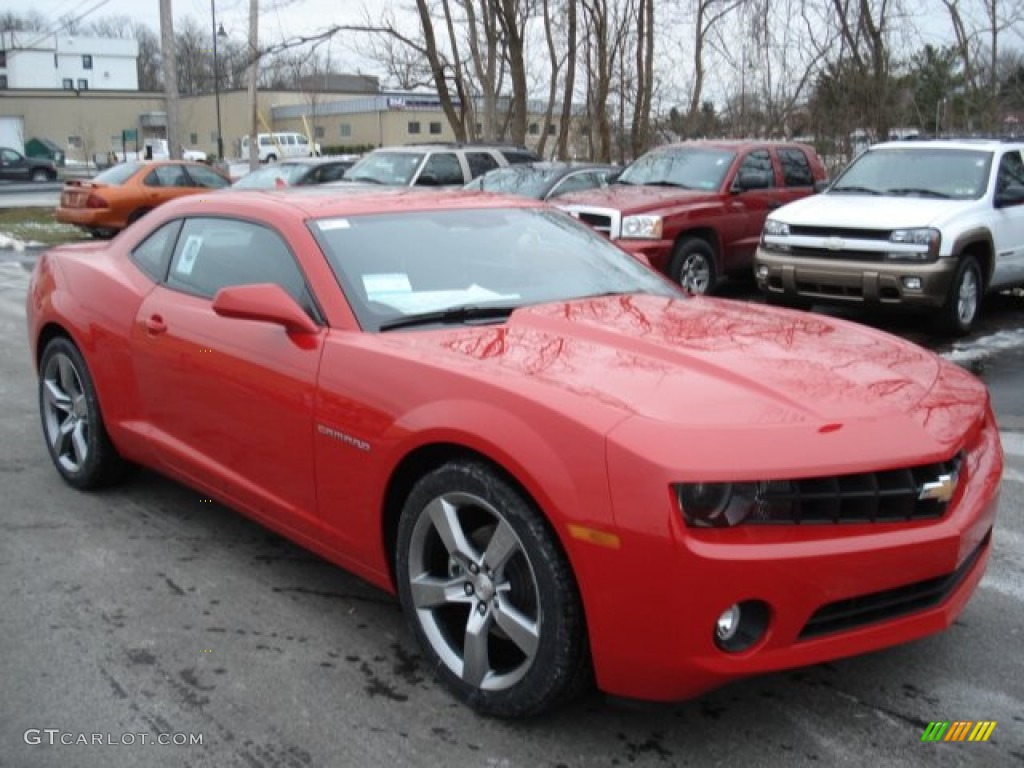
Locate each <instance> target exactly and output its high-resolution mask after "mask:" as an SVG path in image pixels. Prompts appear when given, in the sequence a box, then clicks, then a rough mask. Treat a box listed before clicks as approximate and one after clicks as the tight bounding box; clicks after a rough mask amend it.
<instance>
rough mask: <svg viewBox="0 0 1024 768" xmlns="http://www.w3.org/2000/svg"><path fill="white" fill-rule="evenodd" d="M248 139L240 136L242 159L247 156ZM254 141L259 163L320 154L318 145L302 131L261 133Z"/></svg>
mask: <svg viewBox="0 0 1024 768" xmlns="http://www.w3.org/2000/svg"><path fill="white" fill-rule="evenodd" d="M249 139H250V137H249V136H243V137H242V143H241V147H240V148H241V155H242V159H243V160H245V159H247V158H248V157H249ZM256 141H257V147H258V154H259V159H260V162H261V163H273V162H276V161H278V160H282V159H284V158H289V157H316V156H317V155H319V154H320V145H319V144H317V143H316V142H311V141H310V140H309V139H308V138H306V135H305V134H304V133H296V132H293V131H279V132H276V133H261V134H259V135H258V136H257V139H256Z"/></svg>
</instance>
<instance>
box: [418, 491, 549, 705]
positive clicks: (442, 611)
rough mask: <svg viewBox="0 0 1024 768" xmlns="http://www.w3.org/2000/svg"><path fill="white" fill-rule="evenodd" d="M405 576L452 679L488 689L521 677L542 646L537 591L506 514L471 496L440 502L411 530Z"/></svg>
mask: <svg viewBox="0 0 1024 768" xmlns="http://www.w3.org/2000/svg"><path fill="white" fill-rule="evenodd" d="M408 574H409V575H408V579H409V587H410V594H411V599H412V603H413V606H414V609H415V612H416V617H417V619H418V622H419V624H420V626H421V628H422V630H423V633H424V635H425V636H426V639H427V641H428V642H429V644H430V647H431V648H432V650H433V651H434V652H435V653H436V654H437V656H438V657H439V658H440V660H441V661H442V663H443V664H444V665H445V666H446V667H447V668H448V669H449V670H450V671H451V672H452V674H454V675H455V676H457V677H458V678H459V679H460V680H462V681H463V682H464V683H465V684H466V685H468V686H471V687H472V688H475V689H480V690H484V691H500V690H504V689H508V688H510V687H512V686H514V685H515V684H516V683H518V682H519V681H520V680H522V679H523V677H524V676H525V675H526V674H527V672H528V671H529V670H530V667H531V666H532V665H533V662H534V660H535V658H536V656H537V650H538V646H539V643H540V635H541V626H542V619H543V617H542V615H541V609H540V597H539V596H540V590H539V588H538V586H537V578H536V575H535V574H534V571H533V567H532V566H531V564H530V560H529V557H528V556H527V553H526V550H525V549H524V547H523V543H522V541H521V540H520V538H519V536H518V535H517V534H516V532H515V531H514V530H513V528H512V526H511V525H510V524H509V522H508V520H506V519H505V517H504V516H503V515H502V514H501V512H499V511H498V510H497V509H496V508H495V507H494V506H493V505H492V504H490V503H489V502H488V501H487V500H486V499H484V498H482V497H480V496H478V495H475V494H472V493H465V492H450V493H445V494H443V495H441V496H438V497H436V498H435V499H433V500H432V501H431V502H430V503H429V504H428V505H427V506H426V507H425V508H424V509H423V511H422V513H421V514H420V515H419V517H418V519H417V520H416V523H415V525H414V526H413V530H412V536H411V539H410V546H409V549H408Z"/></svg>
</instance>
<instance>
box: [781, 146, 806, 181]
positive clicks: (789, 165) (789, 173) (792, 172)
mask: <svg viewBox="0 0 1024 768" xmlns="http://www.w3.org/2000/svg"><path fill="white" fill-rule="evenodd" d="M778 152H779V162H780V163H781V164H782V178H783V183H784V184H785V185H786V186H787V187H812V186H814V173H813V172H812V171H811V164H810V162H808V160H807V155H805V154H804V152H803V150H800V149H796V148H787V149H780V150H779V151H778Z"/></svg>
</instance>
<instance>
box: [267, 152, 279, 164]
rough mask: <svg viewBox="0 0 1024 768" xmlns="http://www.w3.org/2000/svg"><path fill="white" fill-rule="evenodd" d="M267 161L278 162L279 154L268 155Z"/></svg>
mask: <svg viewBox="0 0 1024 768" xmlns="http://www.w3.org/2000/svg"><path fill="white" fill-rule="evenodd" d="M266 162H268V163H276V162H277V155H275V154H273V153H271V154H269V155H267V160H266Z"/></svg>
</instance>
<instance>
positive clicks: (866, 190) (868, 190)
mask: <svg viewBox="0 0 1024 768" xmlns="http://www.w3.org/2000/svg"><path fill="white" fill-rule="evenodd" d="M829 192H862V193H863V194H865V195H880V194H882V193H881V192H879V191H878V190H877V189H872V188H871V187H856V186H849V187H832V189H830V190H829Z"/></svg>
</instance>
